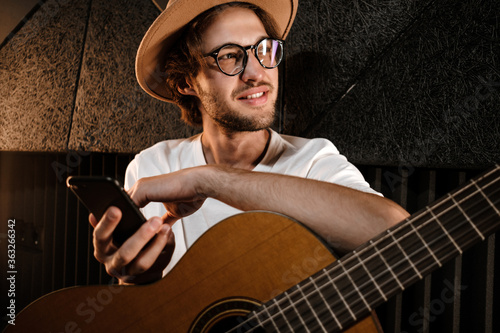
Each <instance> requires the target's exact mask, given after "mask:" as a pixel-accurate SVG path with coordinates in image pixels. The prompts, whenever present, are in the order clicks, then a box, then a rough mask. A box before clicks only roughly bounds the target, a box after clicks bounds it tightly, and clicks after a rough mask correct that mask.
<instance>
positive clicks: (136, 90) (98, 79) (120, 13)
mask: <svg viewBox="0 0 500 333" xmlns="http://www.w3.org/2000/svg"><path fill="white" fill-rule="evenodd" d="M158 13H159V11H158V10H157V9H156V7H154V5H153V4H152V3H151V1H148V0H143V1H135V2H127V3H126V4H125V5H124V3H123V1H118V0H112V1H106V0H93V1H92V11H91V16H90V21H89V27H88V34H87V39H86V43H85V53H84V60H83V67H82V73H81V77H80V82H79V85H78V93H77V100H76V108H75V114H74V118H73V126H72V129H71V136H70V142H69V147H70V149H84V150H88V151H101V152H137V151H139V150H141V149H143V148H145V147H148V146H150V145H152V144H154V143H155V142H158V141H160V140H164V139H168V138H177V137H185V136H189V135H191V134H192V133H193V131H192V130H191V129H190V128H188V127H187V126H185V125H184V124H183V123H182V122H181V121H180V111H179V110H178V109H177V107H175V106H173V105H171V104H168V103H163V102H160V101H157V100H155V99H153V98H152V97H150V96H149V95H147V94H146V93H144V92H143V91H142V90H141V89H140V87H139V85H138V83H137V82H136V79H135V71H134V61H135V53H136V50H137V48H138V46H139V44H140V41H141V39H142V36H143V35H144V33H145V32H146V30H147V28H148V27H149V25H150V24H151V23H152V22H153V21H154V19H155V18H156V16H157V15H158Z"/></svg>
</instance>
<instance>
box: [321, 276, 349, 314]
mask: <svg viewBox="0 0 500 333" xmlns="http://www.w3.org/2000/svg"><path fill="white" fill-rule="evenodd" d="M323 271H324V272H325V274H326V276H327V277H328V279H329V280H330V283H331V284H332V286H333V287H334V288H335V291H336V292H337V294H338V295H339V296H340V299H341V300H342V302H344V305H345V307H346V308H347V310H348V311H349V313H350V314H351V317H352V318H353V319H354V320H358V319H357V318H356V315H355V314H354V313H353V312H352V310H351V308H350V307H349V304H347V302H346V300H345V298H344V296H343V295H342V293H341V292H340V290H339V288H337V286H336V285H335V282H333V280H332V277H331V276H330V274H328V272H327V271H326V270H325V269H323Z"/></svg>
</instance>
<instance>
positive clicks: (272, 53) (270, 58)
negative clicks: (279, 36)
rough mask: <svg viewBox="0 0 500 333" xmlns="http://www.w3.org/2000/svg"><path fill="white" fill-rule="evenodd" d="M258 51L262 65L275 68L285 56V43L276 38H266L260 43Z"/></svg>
mask: <svg viewBox="0 0 500 333" xmlns="http://www.w3.org/2000/svg"><path fill="white" fill-rule="evenodd" d="M256 53H257V57H258V58H259V61H260V63H261V64H262V66H264V67H266V68H274V67H276V66H278V65H279V64H280V62H281V58H282V57H283V45H282V44H281V42H280V41H278V40H276V39H271V38H266V39H264V40H263V41H262V42H260V43H259V45H258V46H257V52H256Z"/></svg>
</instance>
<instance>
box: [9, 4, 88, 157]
mask: <svg viewBox="0 0 500 333" xmlns="http://www.w3.org/2000/svg"><path fill="white" fill-rule="evenodd" d="M88 4H89V1H88V0H80V1H71V2H68V1H54V0H53V1H48V2H47V3H45V5H43V6H42V7H41V9H40V10H38V11H37V12H36V13H35V14H34V15H33V17H32V18H31V19H30V20H29V21H28V22H27V23H26V24H25V25H24V26H23V27H22V28H21V29H20V30H19V31H18V32H17V34H16V35H15V36H14V37H13V38H12V39H11V40H9V41H8V42H7V43H6V44H5V45H4V47H2V49H0V149H1V150H20V151H62V150H64V149H66V141H67V136H68V131H69V127H70V123H71V112H72V109H73V103H74V92H75V85H76V77H77V73H78V70H79V68H80V58H81V50H82V47H83V31H84V29H85V22H86V21H87V18H86V17H87V14H88Z"/></svg>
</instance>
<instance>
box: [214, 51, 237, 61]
mask: <svg viewBox="0 0 500 333" xmlns="http://www.w3.org/2000/svg"><path fill="white" fill-rule="evenodd" d="M235 59H238V54H237V53H226V54H221V55H219V61H220V60H222V61H223V60H235Z"/></svg>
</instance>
